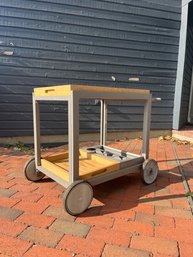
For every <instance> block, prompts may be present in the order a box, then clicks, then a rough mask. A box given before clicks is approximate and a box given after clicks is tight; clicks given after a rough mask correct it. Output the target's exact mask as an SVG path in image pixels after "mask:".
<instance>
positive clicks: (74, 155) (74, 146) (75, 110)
mask: <svg viewBox="0 0 193 257" xmlns="http://www.w3.org/2000/svg"><path fill="white" fill-rule="evenodd" d="M68 147H69V182H70V183H73V182H74V181H76V180H78V179H79V98H78V96H77V95H76V93H75V92H72V95H71V96H70V98H69V100H68Z"/></svg>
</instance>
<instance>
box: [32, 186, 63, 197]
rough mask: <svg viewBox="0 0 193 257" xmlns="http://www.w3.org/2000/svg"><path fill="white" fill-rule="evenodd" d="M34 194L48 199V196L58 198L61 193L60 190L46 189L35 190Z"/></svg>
mask: <svg viewBox="0 0 193 257" xmlns="http://www.w3.org/2000/svg"><path fill="white" fill-rule="evenodd" d="M36 193H37V194H42V195H45V196H47V197H50V196H55V197H58V196H60V195H61V194H62V193H63V191H61V190H56V189H48V188H45V189H44V188H41V187H40V188H38V189H37V190H36Z"/></svg>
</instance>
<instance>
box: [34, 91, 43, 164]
mask: <svg viewBox="0 0 193 257" xmlns="http://www.w3.org/2000/svg"><path fill="white" fill-rule="evenodd" d="M33 126H34V152H35V165H36V167H37V166H40V165H41V151H40V110H39V102H38V101H37V100H35V97H34V95H33Z"/></svg>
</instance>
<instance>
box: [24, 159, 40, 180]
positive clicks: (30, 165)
mask: <svg viewBox="0 0 193 257" xmlns="http://www.w3.org/2000/svg"><path fill="white" fill-rule="evenodd" d="M24 174H25V177H26V178H27V179H28V180H30V181H33V182H36V181H39V180H41V179H42V178H43V177H44V176H45V175H44V174H43V173H42V172H40V171H38V170H37V169H36V167H35V159H31V160H30V161H28V162H27V163H26V164H25V167H24Z"/></svg>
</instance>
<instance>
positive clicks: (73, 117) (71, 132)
mask: <svg viewBox="0 0 193 257" xmlns="http://www.w3.org/2000/svg"><path fill="white" fill-rule="evenodd" d="M80 99H98V100H101V124H100V144H101V145H102V146H104V147H106V148H108V149H110V148H109V147H108V146H105V144H106V140H107V105H108V103H107V101H108V100H111V101H120V100H121V101H142V102H144V121H143V146H142V157H143V158H141V156H140V155H135V154H132V153H128V154H130V155H131V156H133V157H134V158H136V160H137V159H138V160H139V161H137V163H136V164H135V165H133V166H131V167H127V168H122V169H120V170H117V171H114V172H112V173H108V174H102V175H100V176H97V177H93V178H91V179H89V180H88V182H90V183H91V184H92V185H97V184H100V183H103V182H106V181H108V180H111V179H114V178H117V177H120V176H123V175H126V174H129V173H133V172H134V170H135V169H138V168H139V167H141V166H142V164H143V162H142V159H143V160H144V159H147V158H148V156H149V132H150V121H151V103H152V95H151V94H125V93H120V92H119V93H116V94H113V93H112V92H102V93H101V92H85V91H84V92H82V91H71V94H70V96H53V97H47V96H42V97H35V96H34V95H33V120H34V145H35V164H36V168H37V169H38V170H39V171H41V172H43V173H44V174H46V175H47V176H49V177H51V178H52V179H54V180H55V181H57V182H58V183H59V184H61V185H63V186H64V187H67V186H68V185H70V184H72V183H73V182H75V181H77V180H78V179H79V102H80ZM40 101H68V121H69V122H68V144H69V181H64V180H62V179H61V178H59V177H57V175H55V174H52V173H51V172H50V171H49V170H47V169H45V168H43V167H42V166H41V151H40V110H39V102H40ZM112 151H114V152H119V150H117V149H114V148H112ZM139 157H140V158H139Z"/></svg>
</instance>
